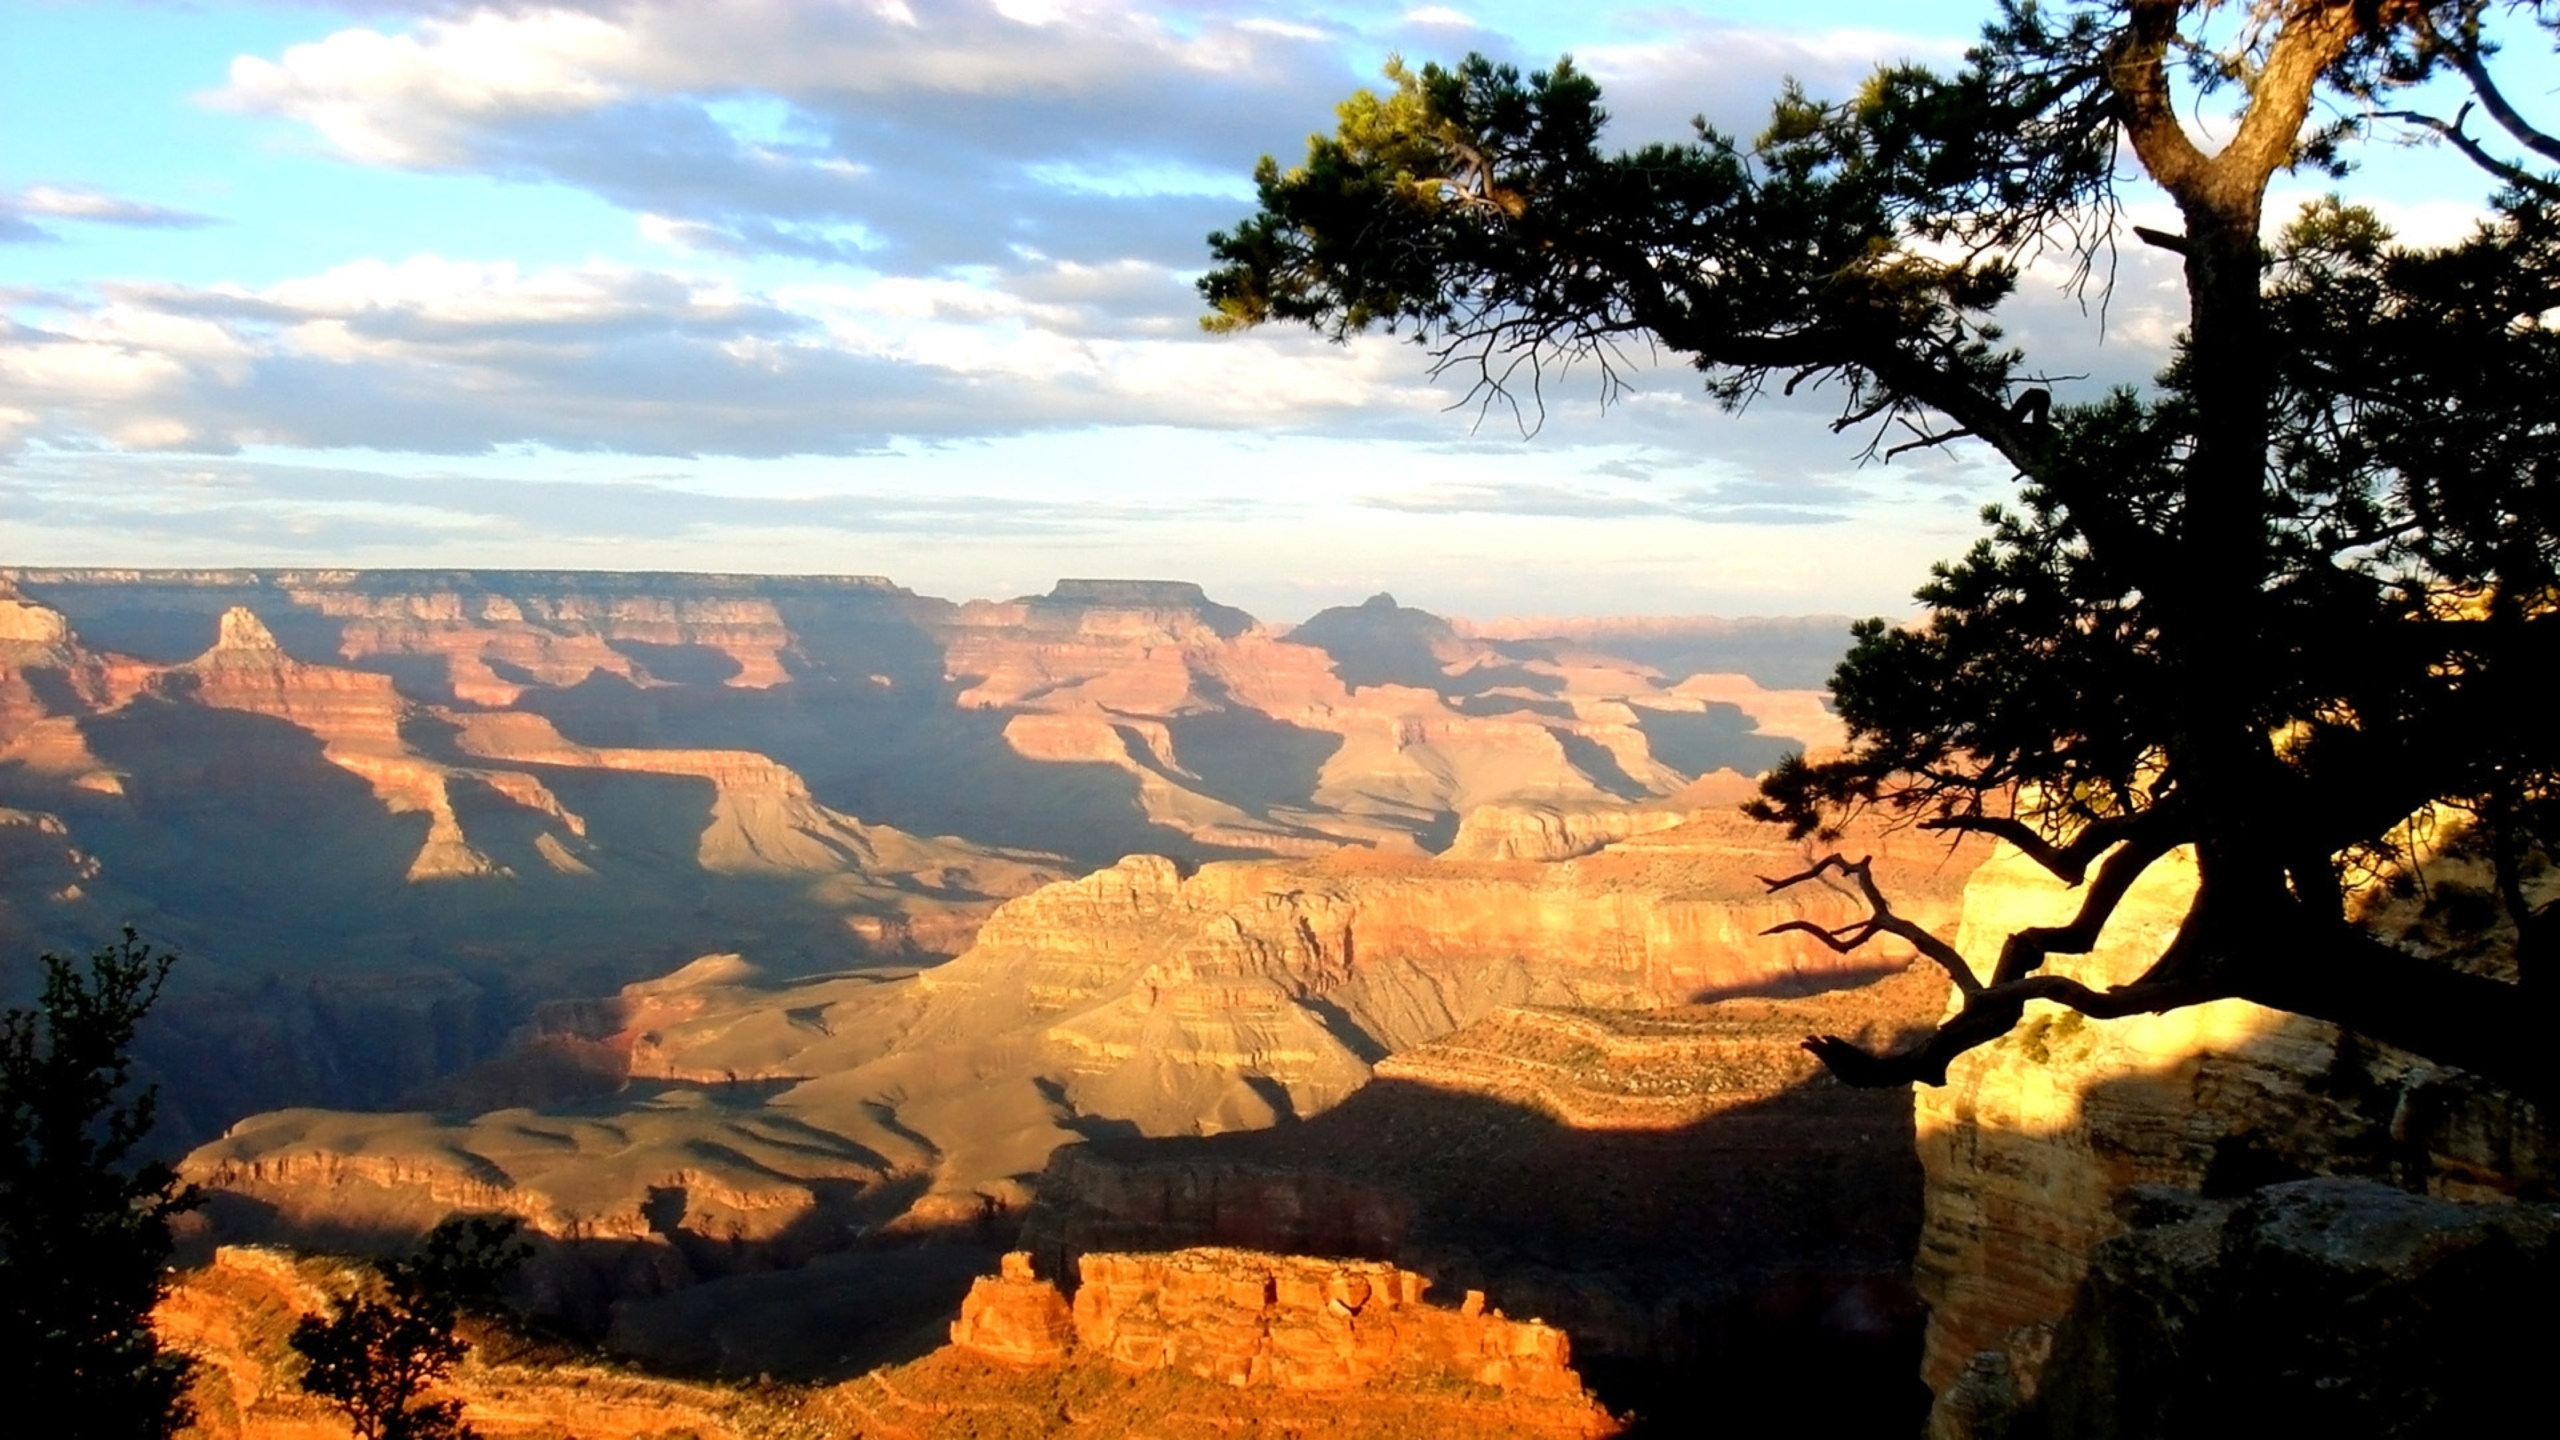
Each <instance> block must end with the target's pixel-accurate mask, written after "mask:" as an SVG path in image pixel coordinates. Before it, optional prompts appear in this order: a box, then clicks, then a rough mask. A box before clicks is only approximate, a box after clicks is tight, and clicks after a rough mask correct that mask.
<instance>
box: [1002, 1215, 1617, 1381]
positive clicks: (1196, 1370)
mask: <svg viewBox="0 0 2560 1440" xmlns="http://www.w3.org/2000/svg"><path fill="white" fill-rule="evenodd" d="M1077 1271H1078V1275H1079V1278H1080V1280H1081V1282H1082V1283H1080V1284H1079V1285H1078V1286H1077V1287H1076V1296H1075V1303H1074V1306H1073V1308H1072V1309H1070V1308H1069V1306H1068V1305H1067V1303H1066V1301H1065V1298H1064V1297H1063V1296H1061V1295H1060V1294H1059V1293H1058V1289H1057V1287H1056V1286H1055V1285H1053V1284H1051V1283H1050V1282H1048V1281H1045V1280H1040V1279H1037V1278H1035V1277H1034V1276H1033V1274H1032V1270H1031V1257H1030V1256H1029V1255H1027V1254H1023V1253H1019V1252H1017V1253H1015V1254H1011V1255H1007V1256H1006V1257H1005V1258H1004V1268H1003V1271H1002V1273H1000V1274H997V1275H992V1276H988V1277H985V1278H983V1279H981V1280H979V1281H978V1282H977V1284H976V1286H975V1287H973V1288H972V1289H971V1290H970V1292H969V1298H968V1299H967V1300H966V1301H965V1302H964V1303H963V1304H962V1306H961V1310H960V1319H959V1320H958V1322H956V1323H955V1324H953V1325H952V1327H951V1343H952V1344H954V1345H956V1346H959V1347H961V1348H963V1349H967V1350H971V1351H974V1352H976V1353H978V1354H981V1355H986V1356H989V1357H991V1358H994V1359H1000V1360H1007V1361H1011V1362H1013V1363H1016V1364H1060V1363H1064V1362H1065V1361H1066V1360H1067V1359H1068V1358H1069V1356H1070V1355H1072V1354H1075V1353H1077V1352H1082V1353H1084V1354H1087V1355H1092V1356H1097V1357H1100V1358H1105V1359H1108V1360H1109V1361H1110V1362H1111V1363H1113V1364H1114V1365H1117V1366H1118V1367H1120V1368H1121V1369H1123V1370H1130V1371H1139V1372H1144V1371H1151V1370H1182V1371H1187V1372H1189V1373H1191V1374H1193V1375H1197V1376H1199V1377H1201V1378H1202V1379H1207V1380H1216V1381H1220V1382H1223V1383H1225V1384H1228V1385H1234V1386H1238V1387H1248V1386H1271V1387H1279V1388H1286V1389H1293V1390H1347V1389H1354V1388H1359V1387H1364V1386H1371V1385H1378V1384H1383V1383H1388V1382H1392V1381H1398V1380H1405V1381H1411V1380H1417V1379H1421V1380H1427V1379H1430V1378H1432V1377H1441V1378H1445V1379H1451V1380H1460V1381H1467V1382H1472V1383H1474V1384H1479V1385H1488V1386H1493V1387H1496V1388H1499V1389H1502V1390H1505V1391H1513V1392H1517V1393H1521V1394H1527V1395H1536V1396H1544V1397H1551V1398H1555V1399H1561V1400H1568V1401H1570V1400H1580V1399H1582V1398H1583V1390H1582V1380H1581V1377H1580V1376H1578V1375H1576V1374H1575V1373H1574V1370H1573V1360H1572V1346H1571V1343H1570V1342H1569V1341H1568V1340H1567V1339H1566V1338H1565V1334H1564V1332H1563V1331H1561V1330H1558V1329H1556V1328H1555V1327H1553V1326H1551V1325H1547V1324H1545V1323H1544V1322H1542V1321H1537V1320H1528V1321H1518V1320H1511V1319H1507V1318H1505V1317H1504V1316H1503V1314H1502V1312H1501V1311H1499V1310H1494V1311H1487V1310H1486V1309H1485V1308H1484V1297H1483V1295H1482V1294H1480V1293H1477V1292H1473V1291H1470V1292H1469V1293H1468V1295H1467V1298H1466V1302H1465V1304H1463V1305H1461V1306H1459V1307H1458V1308H1456V1309H1447V1308H1443V1307H1439V1306H1434V1305H1426V1304H1424V1303H1423V1299H1422V1295H1423V1291H1424V1290H1425V1289H1427V1288H1428V1287H1429V1286H1430V1284H1431V1282H1430V1281H1429V1280H1428V1279H1426V1278H1424V1277H1423V1276H1421V1275H1417V1274H1415V1273H1413V1272H1412V1271H1409V1270H1400V1269H1398V1268H1397V1267H1395V1266H1393V1265H1389V1264H1386V1263H1384V1262H1381V1261H1374V1260H1326V1259H1318V1258H1315V1257H1312V1256H1304V1255H1272V1254H1265V1253H1263V1252H1260V1251H1255V1250H1232V1249H1221V1248H1208V1249H1194V1250H1177V1251H1173V1252H1171V1253H1168V1254H1155V1255H1114V1254H1092V1255H1086V1256H1084V1257H1082V1258H1081V1259H1080V1260H1079V1261H1078V1262H1077Z"/></svg>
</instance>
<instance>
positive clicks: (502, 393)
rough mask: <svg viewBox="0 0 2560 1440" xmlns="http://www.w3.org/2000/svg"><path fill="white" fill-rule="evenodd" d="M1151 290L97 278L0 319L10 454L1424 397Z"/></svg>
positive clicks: (1359, 360)
mask: <svg viewBox="0 0 2560 1440" xmlns="http://www.w3.org/2000/svg"><path fill="white" fill-rule="evenodd" d="M1159 278H1160V277H1159V276H1157V275H1156V274H1155V273H1154V272H1152V271H1149V270H1146V269H1145V268H1143V267H1135V266H1117V267H1114V266H1102V267H1091V266H1079V265H1073V264H1053V265H1050V266H1047V267H1044V268H1043V269H1041V270H1039V271H1036V272H1030V273H1026V274H1024V275H1022V276H1018V277H1015V278H1014V280H1013V281H1012V283H1010V284H991V283H980V282H979V281H976V280H973V279H969V278H961V277H932V276H903V277H902V276H887V277H875V278H868V279H861V280H848V281H845V282H841V283H831V284H816V285H804V286H799V287H795V288H791V289H787V290H781V291H776V292H774V293H769V294H768V293H759V292H752V291H748V290H744V289H741V288H739V287H737V286H736V285H734V284H733V283H731V282H729V281H727V280H724V279H721V278H719V277H717V276H703V275H691V274H678V273H672V272H662V271H652V270H642V269H633V268H628V267H621V266H612V265H604V264H589V265H582V266H575V267H559V268H549V269H542V270H535V271H530V272H525V271H520V270H518V269H517V267H515V266H513V265H511V264H507V263H503V262H501V263H492V264H480V263H465V262H459V261H450V260H443V259H438V258H435V257H419V258H415V259H411V260H408V261H405V262H402V263H398V264H389V263H384V262H380V261H360V262H357V263H354V264H350V265H346V266H341V267H338V268H336V269H333V270H330V271H328V272H325V273H322V274H318V275H313V276H308V277H304V278H300V279H295V280H290V281H286V282H284V283H281V284H277V285H274V286H269V287H265V288H261V289H246V288H237V287H180V286H167V285H117V286H109V287H106V290H105V294H104V295H103V296H102V297H101V298H100V300H99V301H98V302H97V303H94V304H88V305H66V304H59V303H57V304H56V305H55V307H54V308H53V309H52V310H51V311H50V313H47V314H45V315H43V316H42V317H41V320H42V323H31V322H30V320H29V319H28V318H27V317H26V316H23V315H22V316H20V317H18V318H16V319H13V320H11V321H9V322H8V323H7V324H6V326H5V328H0V395H6V396H7V397H8V398H7V400H6V401H0V441H5V442H7V443H12V444H16V445H25V444H27V443H29V442H41V443H44V444H48V445H53V446H82V445H92V444H98V443H106V444H112V445H120V446H125V447H129V448H136V449H183V450H196V451H205V452H216V453H219V452H225V451H229V450H233V449H236V448H238V447H240V446H244V445H253V444H269V445H286V446H303V447H318V448H328V447H339V446H365V447H372V448H377V449H393V450H408V451H418V452H424V453H450V454H462V453H473V452H479V451H485V450H488V449H490V448H492V447H496V446H501V445H508V444H517V443H533V444H541V445H548V446H553V447H557V448H561V449H568V450H614V451H621V452H627V453H634V454H669V455H679V454H697V453H716V454H726V455H745V456H754V455H788V454H809V453H817V454H852V453H860V452H863V451H866V450H870V449H875V448H877V447H879V446H880V445H882V444H885V443H886V442H887V441H888V440H889V439H890V438H892V437H897V436H906V437H924V438H928V439H949V438H960V437H966V436H985V435H1003V434H1018V433H1023V432H1025V431H1030V430H1039V429H1053V428H1075V427H1082V426H1091V425H1109V424H1165V425H1176V426H1185V427H1194V428H1208V429H1229V428H1251V429H1269V430H1280V431H1286V430H1289V429H1291V428H1293V427H1297V428H1304V427H1315V426H1319V425H1334V424H1340V425H1348V426H1351V427H1353V428H1360V429H1366V430H1368V431H1370V432H1372V433H1385V432H1388V431H1391V430H1393V429H1394V428H1395V427H1397V426H1399V425H1403V426H1406V427H1412V426H1414V425H1416V424H1417V423H1418V422H1420V423H1428V422H1427V421H1423V420H1422V417H1428V416H1430V415H1431V414H1432V412H1433V411H1434V409H1435V408H1436V406H1437V403H1438V398H1437V397H1436V396H1434V395H1432V394H1430V393H1429V392H1426V391H1422V390H1419V389H1417V388H1415V387H1414V386H1413V385H1412V384H1411V379H1412V377H1411V375H1410V373H1409V370H1408V369H1407V365H1408V362H1407V361H1406V360H1405V358H1404V357H1402V356H1401V355H1399V354H1397V352H1396V351H1395V349H1394V347H1393V346H1391V345H1389V344H1386V343H1384V342H1372V343H1367V344H1361V345H1355V346H1351V347H1348V348H1338V347H1330V346H1325V345H1322V344H1318V343H1315V342H1314V341H1313V340H1312V339H1311V338H1310V337H1303V336H1296V335H1287V334H1274V335H1268V336H1255V337H1250V338H1247V339H1245V340H1243V341H1241V342H1237V341H1207V340H1204V339H1203V338H1201V337H1199V336H1198V335H1197V334H1196V333H1193V332H1188V331H1175V332H1173V333H1171V334H1165V333H1159V332H1160V331H1161V330H1162V327H1159V326H1156V325H1154V324H1153V323H1152V322H1151V321H1150V320H1148V319H1147V318H1146V316H1145V314H1144V311H1145V309H1146V306H1145V304H1144V303H1143V301H1142V298H1141V297H1145V296H1147V295H1148V294H1149V292H1150V290H1151V288H1153V284H1154V282H1155V281H1157V280H1158V279H1159Z"/></svg>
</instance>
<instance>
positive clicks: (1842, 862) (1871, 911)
mask: <svg viewBox="0 0 2560 1440" xmlns="http://www.w3.org/2000/svg"><path fill="white" fill-rule="evenodd" d="M1874 859H1875V857H1873V856H1867V857H1865V858H1862V859H1859V860H1856V861H1852V860H1850V859H1848V858H1847V857H1846V856H1843V855H1838V854H1832V855H1826V856H1824V857H1823V858H1822V859H1821V860H1820V861H1818V862H1816V863H1815V864H1814V866H1813V868H1811V869H1809V870H1802V871H1798V872H1797V873H1796V874H1793V875H1787V876H1782V877H1780V878H1778V879H1775V880H1772V879H1770V878H1769V877H1767V876H1765V875H1764V876H1761V877H1760V883H1761V884H1763V885H1766V886H1768V887H1769V893H1770V894H1772V895H1774V894H1776V893H1778V892H1779V891H1781V890H1787V889H1791V888H1793V887H1795V886H1798V885H1802V884H1804V883H1806V882H1807V881H1811V880H1818V879H1820V878H1822V877H1823V876H1824V875H1827V874H1830V873H1831V872H1833V871H1838V872H1839V873H1840V874H1842V875H1845V876H1847V877H1849V878H1850V879H1851V880H1854V881H1856V882H1857V885H1858V889H1859V890H1860V891H1861V892H1862V893H1863V894H1864V895H1865V896H1866V899H1867V909H1868V914H1867V918H1866V919H1864V920H1861V921H1858V922H1857V923H1856V924H1853V925H1843V926H1841V927H1840V928H1839V929H1837V930H1828V929H1825V928H1823V927H1822V926H1820V925H1816V924H1815V923H1813V922H1812V921H1810V920H1788V921H1783V922H1781V923H1779V924H1776V925H1772V926H1770V927H1769V928H1768V929H1766V930H1763V931H1761V932H1760V933H1761V934H1763V935H1784V934H1788V933H1790V932H1802V933H1804V934H1807V935H1811V936H1813V937H1814V938H1816V939H1818V940H1820V941H1821V942H1822V943H1823V944H1825V945H1827V946H1829V947H1831V949H1832V950H1834V951H1836V952H1838V953H1840V954H1843V955H1846V954H1848V953H1849V952H1850V951H1852V950H1855V949H1857V948H1858V947H1859V946H1861V945H1864V944H1866V943H1867V942H1868V941H1869V940H1872V939H1874V938H1875V937H1876V936H1878V935H1892V936H1895V937H1897V938H1899V939H1902V940H1904V941H1907V942H1909V943H1910V945H1911V947H1912V948H1913V949H1915V950H1918V951H1919V952H1920V953H1921V954H1923V955H1926V956H1928V957H1929V958H1930V959H1931V960H1934V961H1936V962H1937V963H1938V967H1939V968H1940V969H1942V970H1944V971H1946V972H1947V978H1949V979H1951V980H1953V981H1955V983H1956V988H1957V989H1959V990H1962V991H1964V992H1965V993H1967V994H1972V993H1974V992H1976V991H1979V990H1981V989H1982V980H1981V977H1979V976H1977V975H1975V974H1974V973H1973V966H1972V965H1971V964H1969V963H1967V962H1966V960H1965V958H1964V955H1963V953H1962V952H1960V951H1958V950H1957V949H1956V947H1954V946H1953V945H1950V944H1948V943H1947V942H1946V941H1944V940H1941V939H1939V938H1938V937H1937V936H1935V935H1932V934H1930V933H1929V931H1928V930H1927V929H1926V928H1925V927H1923V926H1922V925H1920V924H1919V923H1918V922H1916V921H1912V920H1907V919H1904V918H1903V917H1902V916H1900V915H1897V914H1895V913H1894V910H1893V906H1892V905H1891V904H1890V903H1888V902H1887V901H1886V900H1885V898H1884V891H1883V890H1881V889H1879V888H1878V887H1877V885H1876V879H1875V871H1874V868H1873V867H1874Z"/></svg>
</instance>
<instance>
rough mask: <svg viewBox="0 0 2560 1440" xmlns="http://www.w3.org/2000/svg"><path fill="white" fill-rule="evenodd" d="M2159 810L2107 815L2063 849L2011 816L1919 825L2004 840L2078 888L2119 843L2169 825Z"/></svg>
mask: <svg viewBox="0 0 2560 1440" xmlns="http://www.w3.org/2000/svg"><path fill="white" fill-rule="evenodd" d="M2162 813H2163V812H2162V811H2160V810H2158V809H2151V810H2143V811H2138V812H2135V813H2133V814H2128V815H2104V816H2100V817H2099V818H2097V819H2095V820H2092V821H2090V822H2089V823H2088V824H2086V825H2083V826H2081V827H2080V833H2078V834H2076V835H2074V836H2072V837H2071V839H2070V840H2069V841H2068V842H2066V843H2064V844H2061V845H2056V844H2054V843H2053V842H2052V841H2050V840H2047V839H2046V838H2044V834H2043V832H2041V831H2039V830H2037V829H2036V827H2034V826H2033V825H2030V824H2028V823H2027V822H2026V821H2024V820H2020V819H2018V818H2017V817H2015V816H2011V815H1941V816H1938V817H1937V818H1935V819H1932V820H1923V821H1921V822H1920V828H1921V829H1923V830H1953V831H1956V832H1958V833H1960V834H1966V835H1988V836H1990V837H1991V838H1993V839H1995V840H2005V841H2007V842H2008V843H2009V844H2010V845H2011V846H2012V847H2013V848H2015V849H2016V850H2017V851H2018V852H2019V853H2020V854H2023V855H2025V856H2026V857H2027V858H2028V859H2030V860H2033V861H2034V862H2036V863H2037V864H2038V865H2041V866H2043V867H2044V868H2045V869H2046V870H2047V871H2049V872H2051V873H2052V875H2053V877H2054V878H2055V879H2057V880H2060V881H2061V882H2062V883H2063V884H2065V885H2069V886H2071V887H2073V888H2075V889H2076V888H2078V886H2079V884H2080V882H2081V881H2082V880H2084V879H2086V878H2087V877H2088V873H2089V862H2091V861H2093V860H2095V859H2097V858H2098V857H2099V856H2100V855H2103V854H2105V853H2106V852H2107V850H2108V848H2109V847H2111V846H2113V845H2115V844H2116V843H2117V842H2119V841H2121V840H2124V839H2127V838H2129V837H2131V836H2132V835H2134V834H2136V833H2137V832H2139V831H2141V830H2143V829H2145V828H2147V827H2151V826H2157V825H2161V824H2165V823H2167V822H2166V821H2165V820H2163V819H2161V818H2160V817H2161V816H2162Z"/></svg>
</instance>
